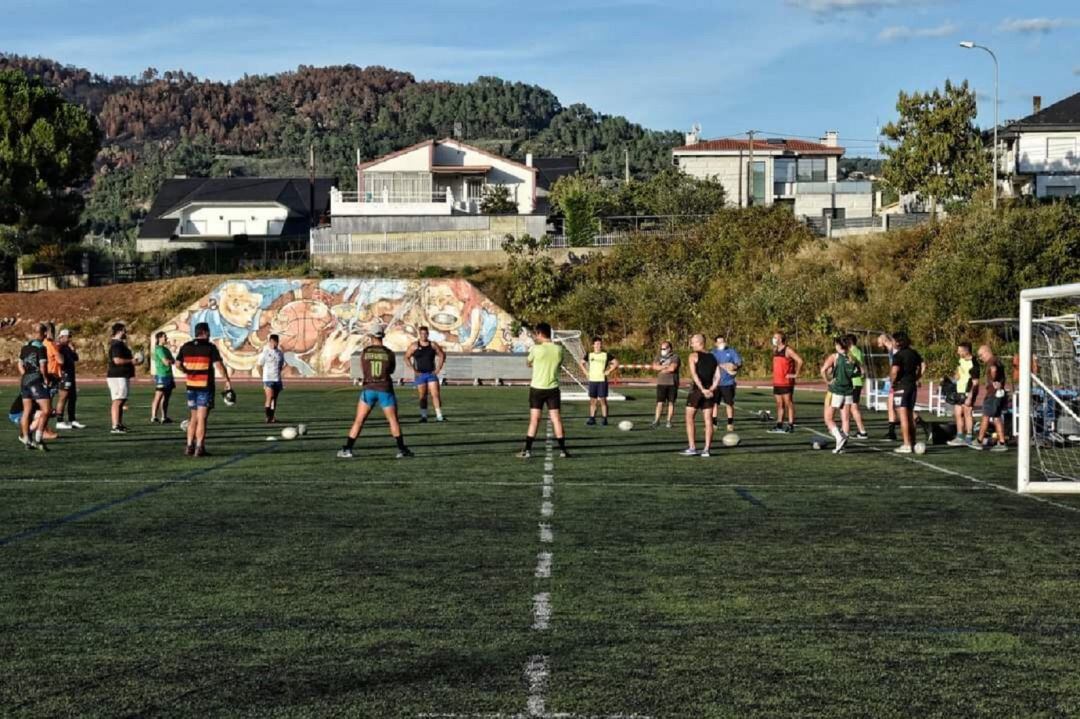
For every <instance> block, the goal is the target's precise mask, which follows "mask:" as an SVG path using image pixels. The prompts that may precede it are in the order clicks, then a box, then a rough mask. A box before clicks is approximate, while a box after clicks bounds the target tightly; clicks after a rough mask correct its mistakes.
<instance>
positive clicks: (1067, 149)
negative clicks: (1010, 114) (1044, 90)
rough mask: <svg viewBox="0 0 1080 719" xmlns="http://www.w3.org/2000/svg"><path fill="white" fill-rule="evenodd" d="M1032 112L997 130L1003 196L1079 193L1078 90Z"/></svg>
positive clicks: (1036, 101) (1036, 104)
mask: <svg viewBox="0 0 1080 719" xmlns="http://www.w3.org/2000/svg"><path fill="white" fill-rule="evenodd" d="M1041 105H1042V102H1041V98H1039V97H1035V98H1034V102H1033V108H1032V109H1033V110H1034V112H1033V113H1032V114H1031V115H1029V116H1027V117H1025V118H1024V119H1022V120H1018V121H1016V122H1013V123H1011V124H1009V125H1006V126H1005V127H1004V128H1002V130H1001V131H1000V132H999V133H998V134H999V136H1000V139H1001V142H1002V144H1003V146H1004V148H1003V149H1004V158H1003V162H1002V170H1003V172H1004V173H1005V175H1006V179H1005V181H1004V182H1003V183H1002V184H1003V185H1004V187H1003V191H1004V194H1005V195H1013V196H1018V195H1035V196H1036V197H1073V196H1075V195H1080V93H1077V94H1075V95H1072V96H1070V97H1067V98H1065V99H1064V100H1061V101H1059V102H1056V103H1054V104H1053V105H1050V106H1049V107H1047V108H1045V109H1043V108H1042V107H1041Z"/></svg>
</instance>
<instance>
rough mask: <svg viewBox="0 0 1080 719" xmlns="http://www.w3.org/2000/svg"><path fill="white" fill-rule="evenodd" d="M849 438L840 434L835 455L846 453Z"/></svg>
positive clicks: (834, 451)
mask: <svg viewBox="0 0 1080 719" xmlns="http://www.w3.org/2000/svg"><path fill="white" fill-rule="evenodd" d="M847 442H848V436H847V435H846V434H844V433H842V432H841V433H840V436H839V437H837V438H836V449H834V450H833V454H840V453H841V452H843V451H844V447H846V446H847Z"/></svg>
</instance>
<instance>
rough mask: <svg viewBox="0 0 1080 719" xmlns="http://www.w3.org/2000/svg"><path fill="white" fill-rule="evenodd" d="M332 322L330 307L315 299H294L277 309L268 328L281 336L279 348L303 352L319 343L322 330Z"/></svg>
mask: <svg viewBox="0 0 1080 719" xmlns="http://www.w3.org/2000/svg"><path fill="white" fill-rule="evenodd" d="M333 324H334V317H333V315H332V314H331V312H330V308H329V307H327V306H326V304H325V303H323V302H318V301H315V300H296V301H294V302H290V303H289V304H287V305H285V306H284V307H282V308H281V309H280V310H278V312H277V314H276V315H274V318H273V319H272V320H270V329H271V331H272V332H274V333H275V334H277V335H279V336H280V337H281V344H280V345H279V346H280V347H281V350H282V351H283V352H294V353H296V354H304V353H305V352H309V351H311V350H313V349H315V347H317V346H318V345H319V341H320V339H322V336H323V332H324V331H326V330H327V329H329V328H330V327H331V326H332V325H333Z"/></svg>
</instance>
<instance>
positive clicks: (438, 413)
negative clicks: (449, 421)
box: [435, 409, 442, 419]
mask: <svg viewBox="0 0 1080 719" xmlns="http://www.w3.org/2000/svg"><path fill="white" fill-rule="evenodd" d="M435 416H436V417H438V418H440V419H442V409H437V410H435Z"/></svg>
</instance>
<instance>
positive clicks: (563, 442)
mask: <svg viewBox="0 0 1080 719" xmlns="http://www.w3.org/2000/svg"><path fill="white" fill-rule="evenodd" d="M555 441H556V442H558V443H559V449H561V450H562V451H564V452H565V451H566V437H556V438H555Z"/></svg>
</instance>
